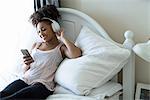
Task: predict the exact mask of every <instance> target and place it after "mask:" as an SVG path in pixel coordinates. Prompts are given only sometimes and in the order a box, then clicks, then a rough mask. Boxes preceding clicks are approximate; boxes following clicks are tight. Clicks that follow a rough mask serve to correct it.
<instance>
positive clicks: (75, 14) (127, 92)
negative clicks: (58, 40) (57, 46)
mask: <svg viewBox="0 0 150 100" xmlns="http://www.w3.org/2000/svg"><path fill="white" fill-rule="evenodd" d="M58 10H59V12H60V14H61V20H60V25H61V26H62V27H63V28H64V29H65V35H66V37H67V38H68V39H70V41H72V42H75V39H76V37H77V36H78V34H79V33H80V30H81V28H82V26H87V27H89V28H90V29H91V30H93V31H94V32H95V33H97V34H99V35H100V36H102V37H103V38H105V39H107V40H109V41H111V42H113V43H115V44H117V45H119V46H120V47H124V48H127V49H129V50H130V51H131V55H130V57H129V59H128V63H127V64H126V65H125V66H124V67H123V82H122V83H123V100H133V99H134V86H135V75H134V74H135V65H134V63H135V59H134V53H133V52H132V47H133V46H134V41H133V40H132V38H133V33H132V32H131V31H126V32H125V38H126V40H125V41H124V43H123V44H120V43H117V42H115V41H114V40H112V39H111V38H110V37H109V35H108V34H107V32H106V31H105V30H104V29H103V28H102V26H101V25H100V24H98V23H97V22H96V21H95V20H94V19H93V18H91V17H90V16H88V15H87V14H85V13H83V12H81V11H78V10H75V9H71V8H58Z"/></svg>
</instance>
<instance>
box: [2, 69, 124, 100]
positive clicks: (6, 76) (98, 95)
mask: <svg viewBox="0 0 150 100" xmlns="http://www.w3.org/2000/svg"><path fill="white" fill-rule="evenodd" d="M16 79H19V77H18V76H17V75H16V74H14V73H12V72H9V71H7V72H0V91H1V90H3V89H4V88H5V87H6V86H7V85H8V84H10V83H11V82H13V81H14V80H16ZM121 89H122V86H121V85H120V84H118V83H115V82H111V81H110V82H108V83H106V84H104V85H103V86H102V87H99V88H96V89H93V90H92V92H91V93H90V94H89V95H88V96H77V95H74V93H72V92H70V91H69V90H67V89H65V88H63V87H61V86H59V85H57V87H56V90H55V92H54V95H51V96H49V97H48V98H47V100H111V99H110V98H109V99H105V97H106V96H107V97H111V96H113V95H114V94H115V93H117V91H119V90H121ZM116 96H117V95H116ZM116 96H113V98H118V97H116Z"/></svg>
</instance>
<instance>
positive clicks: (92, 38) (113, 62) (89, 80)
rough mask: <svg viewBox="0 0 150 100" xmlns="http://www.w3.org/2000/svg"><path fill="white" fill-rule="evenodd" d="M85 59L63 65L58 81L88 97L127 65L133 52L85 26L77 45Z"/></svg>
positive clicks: (65, 62)
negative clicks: (93, 90) (94, 89)
mask: <svg viewBox="0 0 150 100" xmlns="http://www.w3.org/2000/svg"><path fill="white" fill-rule="evenodd" d="M75 44H76V45H77V46H78V47H79V48H81V49H82V51H83V56H82V57H79V58H76V59H65V60H64V61H63V62H62V63H61V64H60V66H59V68H58V70H57V72H56V75H55V80H56V82H57V83H58V84H60V85H61V86H63V87H65V88H67V89H69V90H71V91H72V92H74V93H75V94H78V95H88V94H89V93H90V91H91V89H93V88H96V87H99V86H101V85H103V84H104V83H106V82H107V81H108V80H110V79H111V78H112V77H113V76H114V75H115V74H117V73H118V72H119V71H120V70H121V69H122V67H123V66H124V65H125V64H126V62H127V59H128V57H129V55H130V52H129V50H127V49H123V48H120V47H118V46H117V45H115V44H113V43H111V42H109V41H107V40H105V39H103V38H102V37H100V36H99V35H97V34H96V33H94V32H92V31H91V30H90V29H89V28H87V27H83V28H82V29H81V32H80V34H79V36H78V37H77V39H76V43H75Z"/></svg>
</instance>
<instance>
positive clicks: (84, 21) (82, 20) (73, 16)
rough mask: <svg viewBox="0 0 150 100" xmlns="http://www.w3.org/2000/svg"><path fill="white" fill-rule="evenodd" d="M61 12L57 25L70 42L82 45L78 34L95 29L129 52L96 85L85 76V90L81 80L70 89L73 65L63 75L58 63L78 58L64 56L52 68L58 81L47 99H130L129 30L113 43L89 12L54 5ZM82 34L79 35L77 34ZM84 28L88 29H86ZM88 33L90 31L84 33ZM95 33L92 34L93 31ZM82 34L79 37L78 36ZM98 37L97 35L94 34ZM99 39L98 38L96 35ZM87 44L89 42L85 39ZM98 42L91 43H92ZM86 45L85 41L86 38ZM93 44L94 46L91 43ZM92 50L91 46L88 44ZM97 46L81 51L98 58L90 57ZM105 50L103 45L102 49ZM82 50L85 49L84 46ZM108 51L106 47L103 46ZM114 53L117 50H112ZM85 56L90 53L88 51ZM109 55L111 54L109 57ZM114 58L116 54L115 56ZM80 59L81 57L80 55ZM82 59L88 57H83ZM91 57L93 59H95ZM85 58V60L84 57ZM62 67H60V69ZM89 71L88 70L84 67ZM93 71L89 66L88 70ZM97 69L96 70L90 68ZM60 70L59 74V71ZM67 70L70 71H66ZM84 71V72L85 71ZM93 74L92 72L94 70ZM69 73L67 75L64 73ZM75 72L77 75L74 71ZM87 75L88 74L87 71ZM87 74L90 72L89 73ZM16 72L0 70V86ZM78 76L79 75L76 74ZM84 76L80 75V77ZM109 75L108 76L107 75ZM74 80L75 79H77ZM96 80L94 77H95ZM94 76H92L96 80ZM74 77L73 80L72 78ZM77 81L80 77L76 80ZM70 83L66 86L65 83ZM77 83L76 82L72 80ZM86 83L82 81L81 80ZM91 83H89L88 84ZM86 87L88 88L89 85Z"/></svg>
mask: <svg viewBox="0 0 150 100" xmlns="http://www.w3.org/2000/svg"><path fill="white" fill-rule="evenodd" d="M58 10H59V11H60V14H61V17H62V18H61V20H60V24H61V26H62V27H63V28H64V29H65V36H66V37H67V38H68V39H69V40H70V41H72V42H74V43H75V44H76V45H79V46H83V45H84V46H85V47H86V44H85V43H83V44H81V42H82V38H83V37H84V36H85V33H86V32H87V33H88V32H89V33H90V32H93V33H96V36H97V35H99V37H100V38H101V39H102V40H107V41H109V43H110V44H112V45H116V46H117V48H118V47H120V48H125V49H127V50H128V51H129V52H130V53H129V56H128V57H127V59H126V60H124V62H123V64H122V65H123V66H122V67H119V69H117V71H116V72H115V73H116V74H115V75H114V74H112V75H111V76H109V77H107V80H108V81H107V82H106V81H105V80H102V81H101V82H102V83H99V84H98V85H94V87H93V86H92V87H91V86H89V84H91V83H88V82H87V80H88V79H87V80H86V82H87V83H88V84H87V86H86V88H88V90H83V89H84V88H85V87H81V86H82V85H84V84H80V87H79V89H78V88H77V89H76V88H75V89H73V90H72V87H76V86H75V85H74V83H75V82H74V83H73V84H72V83H71V82H70V81H68V80H71V78H72V77H73V78H74V77H75V76H71V74H72V73H74V72H75V71H76V70H77V69H74V70H73V71H71V72H70V71H68V72H66V73H67V74H66V76H65V75H64V73H65V71H66V69H67V68H69V67H66V69H65V68H63V67H62V66H69V65H68V62H69V63H70V64H72V65H74V64H76V62H78V61H80V59H79V60H77V61H74V62H73V63H72V61H70V60H68V59H66V62H63V64H61V67H60V68H59V69H58V71H57V72H56V78H55V80H56V82H58V84H57V86H56V89H55V92H54V95H51V96H49V97H48V98H47V100H78V99H79V100H119V99H122V98H123V100H133V99H134V87H135V86H134V85H135V79H134V77H135V76H134V74H135V65H134V63H135V60H134V53H133V52H132V47H133V46H134V41H133V40H132V38H133V33H132V32H131V31H126V32H125V34H124V35H125V41H124V43H123V44H120V43H117V42H115V41H114V40H112V39H111V38H110V37H109V35H108V34H107V32H106V31H105V30H104V29H103V28H102V26H101V25H100V24H98V23H97V22H96V21H95V20H94V19H93V18H91V17H90V16H88V15H86V14H85V13H83V12H81V11H78V10H75V9H71V8H58ZM81 30H82V33H84V35H83V34H82V36H80V38H79V34H80V33H81ZM87 30H88V31H87ZM88 35H90V34H88ZM93 36H95V35H93ZM81 37H82V38H81ZM97 37H98V36H97ZM98 39H99V38H98ZM77 40H78V41H77ZM89 44H90V42H89ZM96 44H98V42H97V43H95V44H94V45H96ZM87 45H88V42H87ZM94 48H95V47H94ZM83 49H89V48H88V47H86V48H83ZM92 50H94V49H93V48H92ZM98 50H99V49H96V51H92V52H88V51H87V52H85V53H84V54H85V56H84V57H85V58H86V57H87V56H86V54H93V55H92V59H95V60H96V61H97V60H99V59H98V58H94V57H95V55H97V51H98ZM104 50H106V49H104ZM85 51H86V50H85ZM107 51H108V50H107ZM116 53H117V54H118V52H116ZM110 54H112V53H110ZM88 57H91V55H88ZM110 58H111V57H110ZM116 59H117V58H116ZM83 60H84V58H83ZM86 60H89V59H88V58H86ZM95 60H94V61H95ZM84 61H85V60H84ZM97 65H98V64H97V63H96V64H95V66H96V67H95V68H97ZM62 70H63V71H62ZM90 70H92V69H90ZM88 71H89V70H88ZM92 71H93V70H92ZM94 71H96V72H97V70H94ZM120 71H122V82H121V83H120V82H118V73H119V72H120ZM62 73H63V74H62ZM69 73H70V74H69ZM86 75H87V74H86ZM94 75H95V74H94ZM68 76H69V77H68ZM76 76H78V75H76ZM64 77H65V78H66V77H67V81H68V82H66V83H65V82H64V81H63V80H62V79H61V78H64ZM87 77H88V75H87ZM89 77H90V76H89ZM17 78H18V75H16V74H14V73H13V74H11V73H9V74H8V73H4V72H1V73H0V90H2V89H3V88H4V87H5V86H6V85H7V84H9V83H10V82H12V81H13V80H15V79H17ZM78 78H79V77H78ZM84 78H85V77H83V79H84ZM110 78H111V79H110ZM77 80H78V79H77ZM96 80H97V78H96ZM96 80H93V82H94V81H96ZM75 81H76V80H75ZM80 81H81V80H80ZM68 83H70V84H71V85H70V87H69V85H68ZM75 84H78V83H75ZM85 84H86V83H85ZM92 85H93V84H92ZM89 88H90V89H89Z"/></svg>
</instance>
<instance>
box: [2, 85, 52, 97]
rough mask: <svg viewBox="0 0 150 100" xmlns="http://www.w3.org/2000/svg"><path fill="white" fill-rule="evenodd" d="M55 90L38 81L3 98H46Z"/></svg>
mask: <svg viewBox="0 0 150 100" xmlns="http://www.w3.org/2000/svg"><path fill="white" fill-rule="evenodd" d="M50 94H53V91H49V90H48V89H47V88H46V87H45V86H44V85H43V84H41V83H36V84H34V85H31V86H28V87H25V88H23V89H21V90H19V91H17V92H16V93H14V94H12V95H10V96H8V97H5V98H2V100H12V99H46V98H47V97H48V96H49V95H50Z"/></svg>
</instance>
